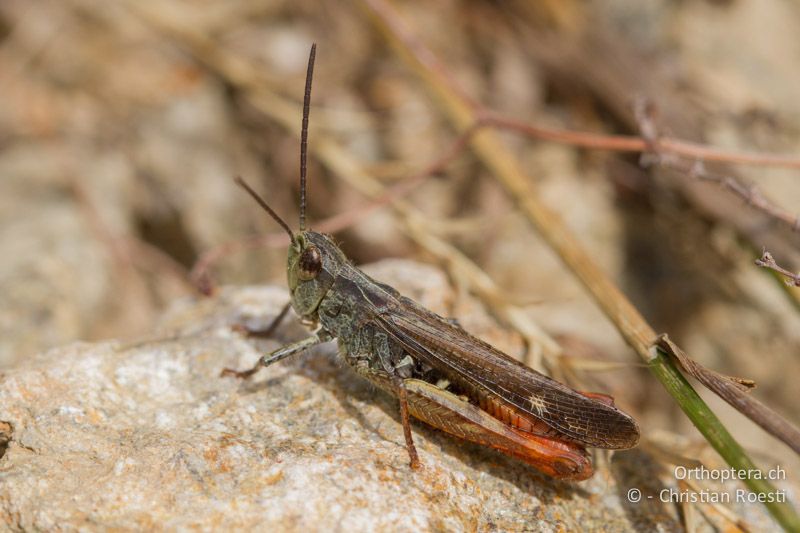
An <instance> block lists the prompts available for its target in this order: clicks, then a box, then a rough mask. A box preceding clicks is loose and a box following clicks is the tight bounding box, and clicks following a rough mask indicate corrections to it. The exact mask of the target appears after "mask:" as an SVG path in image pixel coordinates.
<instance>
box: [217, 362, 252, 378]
mask: <svg viewBox="0 0 800 533" xmlns="http://www.w3.org/2000/svg"><path fill="white" fill-rule="evenodd" d="M260 368H261V361H259V362H258V364H257V365H255V366H254V367H253V368H251V369H249V370H236V369H235V368H223V369H222V372H220V373H219V377H221V378H226V377H231V378H237V379H248V378H249V377H250V376H252V375H253V374H255V373H256V372H258V370H259V369H260Z"/></svg>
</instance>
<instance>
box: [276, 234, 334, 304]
mask: <svg viewBox="0 0 800 533" xmlns="http://www.w3.org/2000/svg"><path fill="white" fill-rule="evenodd" d="M346 263H347V258H346V257H345V255H344V252H342V251H341V250H340V249H339V247H338V246H336V244H335V243H334V242H333V240H332V239H331V238H330V237H329V236H328V235H325V234H323V233H317V232H316V231H310V230H307V231H302V232H300V233H297V234H296V235H295V236H294V238H293V239H292V244H291V246H289V257H288V262H287V276H288V281H289V291H290V292H291V297H292V307H293V308H294V310H295V312H297V314H298V315H300V316H301V317H303V318H309V319H314V318H316V314H317V308H318V307H319V304H320V302H322V300H323V298H325V295H326V294H327V293H328V291H329V290H330V288H331V286H332V285H333V282H334V280H335V278H336V274H337V273H338V272H339V270H340V269H341V268H342V266H343V265H345V264H346Z"/></svg>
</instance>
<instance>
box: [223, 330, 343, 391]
mask: <svg viewBox="0 0 800 533" xmlns="http://www.w3.org/2000/svg"><path fill="white" fill-rule="evenodd" d="M329 340H331V336H330V334H329V333H328V332H327V331H325V330H320V331H318V332H317V333H315V334H314V335H312V336H310V337H306V338H305V339H303V340H301V341H297V342H293V343H292V344H287V345H286V346H283V347H281V348H278V349H277V350H275V351H274V352H270V353H268V354H266V355H265V356H263V357H262V358H261V359H259V360H258V362H257V363H256V364H255V365H254V366H253V368H251V369H249V370H234V369H232V368H225V369H223V370H222V373H221V374H220V375H221V376H233V377H237V378H240V379H247V378H249V377H250V376H252V375H253V374H255V373H256V372H258V370H259V369H260V368H261V367H262V366H269V365H271V364H272V363H276V362H278V361H280V360H281V359H285V358H287V357H289V356H292V355H294V354H296V353H299V352H302V351H304V350H307V349H309V348H311V347H312V346H316V345H317V344H321V343H323V342H327V341H329Z"/></svg>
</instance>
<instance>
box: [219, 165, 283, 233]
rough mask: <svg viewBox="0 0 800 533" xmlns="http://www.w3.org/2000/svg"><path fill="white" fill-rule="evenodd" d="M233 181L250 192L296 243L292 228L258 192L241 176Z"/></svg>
mask: <svg viewBox="0 0 800 533" xmlns="http://www.w3.org/2000/svg"><path fill="white" fill-rule="evenodd" d="M233 181H235V182H236V185H238V186H239V187H241V188H242V189H244V190H245V191H247V192H248V194H250V196H252V197H253V200H255V201H256V202H258V205H260V206H261V207H263V208H264V211H266V212H267V213H269V214H270V216H271V217H272V218H274V219H275V222H277V223H278V224H280V226H281V227H282V228H283V229H284V230H286V233H288V234H289V238H290V239H291V240H292V242H294V233H292V230H291V228H290V227H289V225H288V224H287V223H286V222H284V221H283V219H282V218H281V217H279V216H278V213H276V212H275V211H273V210H272V208H271V207H270V206H268V205H267V202H265V201H264V199H263V198H261V197H260V196H259V195H258V193H257V192H256V191H254V190H253V189H252V187H250V186H249V185H248V184H247V182H245V181H244V180H243V179H242V177H241V176H236V177H235V178H233Z"/></svg>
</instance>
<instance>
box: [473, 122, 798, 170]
mask: <svg viewBox="0 0 800 533" xmlns="http://www.w3.org/2000/svg"><path fill="white" fill-rule="evenodd" d="M480 120H481V121H483V122H485V123H486V124H489V125H492V126H497V127H501V128H503V129H507V130H514V131H518V132H520V133H523V134H525V135H527V136H529V137H535V138H537V139H541V140H544V141H553V142H557V143H561V144H568V145H571V146H575V147H578V148H591V149H595V150H605V151H608V152H632V153H636V152H647V151H649V150H650V146H649V143H648V141H647V140H646V139H644V138H642V137H635V136H632V135H605V134H600V133H590V132H584V131H575V130H568V129H562V128H548V127H544V126H534V125H532V124H528V123H527V122H524V121H521V120H518V119H514V118H511V117H507V116H504V115H502V114H500V113H497V112H495V111H488V110H481V112H480ZM659 148H660V150H661V152H662V153H669V154H674V155H676V156H681V157H685V158H687V159H692V160H694V159H701V160H703V161H717V162H723V163H733V164H739V165H756V166H762V167H785V168H800V157H793V156H788V155H783V154H763V153H758V152H742V151H735V150H723V149H721V148H714V147H711V146H708V145H705V144H700V143H693V142H689V141H684V140H682V139H677V138H673V137H661V138H659Z"/></svg>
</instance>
